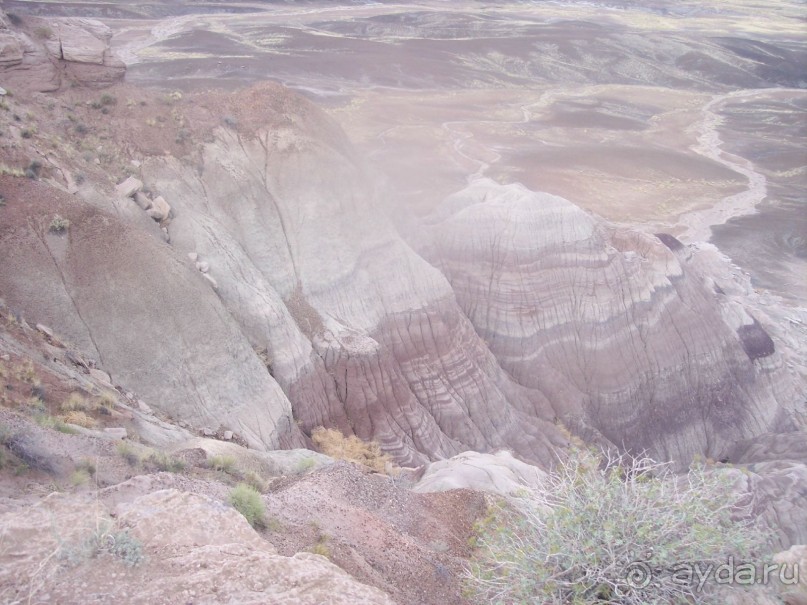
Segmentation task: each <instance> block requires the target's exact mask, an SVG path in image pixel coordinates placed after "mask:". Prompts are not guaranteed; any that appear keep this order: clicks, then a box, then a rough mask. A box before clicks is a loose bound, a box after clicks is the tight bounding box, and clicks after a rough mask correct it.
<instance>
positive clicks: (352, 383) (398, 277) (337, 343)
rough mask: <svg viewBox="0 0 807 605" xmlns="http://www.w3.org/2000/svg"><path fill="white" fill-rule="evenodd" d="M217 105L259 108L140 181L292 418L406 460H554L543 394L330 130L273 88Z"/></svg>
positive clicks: (159, 163) (156, 162)
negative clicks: (509, 451)
mask: <svg viewBox="0 0 807 605" xmlns="http://www.w3.org/2000/svg"><path fill="white" fill-rule="evenodd" d="M227 103H228V105H229V107H227V108H226V110H230V111H233V112H236V111H238V108H239V107H248V108H256V111H260V112H261V121H260V122H259V123H258V124H254V125H253V126H252V127H250V126H249V125H246V124H244V122H245V121H247V120H249V117H248V116H243V115H238V124H239V125H240V126H239V128H238V129H234V128H230V127H227V126H225V125H222V126H219V127H216V128H215V129H214V130H213V132H212V135H213V137H214V139H213V140H212V142H210V143H208V144H205V145H204V146H203V147H202V149H201V150H200V155H199V157H198V159H197V160H196V165H191V164H189V163H187V162H182V161H179V160H177V159H175V158H166V157H153V158H150V159H148V160H147V161H145V162H144V164H143V176H144V181H145V183H146V184H147V186H148V187H149V188H150V189H151V190H152V191H155V192H159V193H160V194H161V195H164V196H165V197H166V199H169V200H171V206H172V209H173V212H174V215H175V216H174V218H173V219H172V221H171V224H170V226H169V231H170V234H171V242H172V245H173V246H174V247H175V249H176V250H178V251H180V252H181V253H184V254H192V255H193V254H196V255H198V256H199V257H201V258H204V259H205V261H206V262H208V263H209V274H210V275H211V276H212V278H213V279H214V280H215V281H216V283H217V285H218V293H219V295H220V296H221V298H222V301H223V302H224V304H225V305H226V306H227V308H228V309H229V310H230V311H231V312H232V314H233V316H234V317H235V318H236V319H237V320H238V322H239V323H240V324H241V325H242V326H243V327H244V329H245V333H246V334H248V336H249V338H250V340H251V342H252V344H253V346H254V347H256V348H258V349H265V350H266V351H267V352H268V357H269V359H270V360H271V361H270V364H271V369H272V373H273V375H274V377H275V379H276V380H277V381H278V382H279V384H280V385H281V386H282V387H283V389H284V391H285V392H286V393H287V394H288V396H289V398H290V399H291V400H292V402H293V404H294V409H295V416H296V417H297V419H298V420H299V421H300V424H301V426H302V427H303V429H304V431H309V430H311V429H312V428H313V427H315V426H317V425H320V424H325V425H332V426H337V427H339V428H341V429H343V430H345V431H347V432H354V431H355V432H356V433H357V434H358V435H360V436H361V437H364V438H375V439H378V440H379V441H380V442H381V443H382V445H383V446H384V447H385V449H386V450H387V451H389V452H391V453H393V454H395V455H396V457H397V458H398V460H399V461H401V462H403V463H413V462H422V461H424V460H426V459H428V458H431V457H443V456H450V455H453V454H456V453H458V452H460V451H463V450H466V449H480V450H486V449H490V448H493V447H510V448H513V449H514V450H515V451H517V452H519V453H521V454H522V455H524V456H528V457H530V458H532V459H540V460H542V461H544V462H547V461H549V460H551V457H552V454H551V449H550V443H551V441H552V440H554V442H555V443H556V444H562V443H563V442H564V439H563V438H562V437H561V436H560V435H559V434H558V433H557V432H556V431H555V430H554V427H553V426H552V425H551V424H550V423H548V422H547V421H546V420H544V419H542V416H541V414H536V413H535V411H536V410H539V408H540V405H541V402H540V401H533V400H532V398H531V394H530V393H529V392H527V391H526V390H525V389H523V388H521V387H519V386H518V385H516V384H514V383H513V382H512V381H511V380H510V379H509V378H508V377H507V375H506V374H505V373H504V372H503V371H502V370H501V368H500V367H499V366H498V365H497V363H496V360H495V359H494V358H493V357H492V355H491V354H490V352H489V351H488V350H487V348H486V347H485V344H484V343H483V342H482V341H481V340H480V339H479V338H478V336H477V335H476V334H475V333H474V331H473V328H472V326H471V325H470V324H469V322H468V321H467V319H466V318H465V317H464V316H463V315H462V313H461V312H460V310H459V308H458V307H457V305H456V303H455V301H454V297H453V293H452V291H451V288H450V287H449V285H448V283H447V282H446V281H445V279H444V277H443V276H442V275H441V274H440V273H439V272H438V271H436V270H435V269H434V268H433V267H431V266H429V265H428V264H427V263H426V262H425V261H424V260H423V259H422V258H420V257H419V256H417V255H416V254H415V253H414V252H413V251H412V250H411V249H410V248H409V247H408V246H407V245H406V244H405V243H404V242H403V241H402V240H401V239H400V237H399V236H398V235H397V234H396V232H395V231H394V229H393V228H392V226H391V225H390V223H389V222H388V221H387V220H386V219H384V218H383V216H382V215H381V213H380V212H379V211H378V210H377V209H376V207H375V202H374V199H373V197H374V192H373V191H372V190H371V189H369V188H368V179H367V177H366V175H365V174H364V173H363V171H362V169H361V167H360V166H359V165H358V164H357V162H356V160H355V158H353V157H352V156H351V152H350V151H349V146H348V144H347V142H346V141H345V140H344V137H343V135H342V134H341V133H340V132H339V131H338V130H336V129H335V128H334V127H333V125H331V124H330V123H328V122H327V121H325V120H323V118H322V116H321V115H320V114H319V113H318V112H316V111H315V110H314V109H313V108H312V107H311V106H310V105H308V104H307V103H304V102H302V101H301V100H300V99H299V98H297V97H296V96H294V95H291V94H290V93H289V92H288V91H286V90H284V89H282V88H281V87H277V86H269V85H266V86H262V87H258V88H256V89H253V90H250V91H246V92H244V93H239V94H238V95H236V96H235V97H234V98H233V99H229V100H228V101H227ZM257 108H260V109H257ZM252 120H253V122H255V121H257V120H256V118H255V117H253V118H252ZM517 402H522V405H521V408H523V409H525V410H526V409H529V410H530V415H526V414H524V413H521V412H519V411H518V410H517V407H516V405H515V403H517ZM547 409H548V408H547ZM547 417H551V416H549V415H544V418H547Z"/></svg>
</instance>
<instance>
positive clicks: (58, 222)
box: [48, 214, 70, 233]
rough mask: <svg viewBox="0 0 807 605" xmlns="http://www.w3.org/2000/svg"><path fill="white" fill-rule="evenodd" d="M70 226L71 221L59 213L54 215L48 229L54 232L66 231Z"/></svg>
mask: <svg viewBox="0 0 807 605" xmlns="http://www.w3.org/2000/svg"><path fill="white" fill-rule="evenodd" d="M68 227H70V221H68V220H67V219H66V218H62V217H61V216H59V215H58V214H57V215H55V216H54V217H53V220H52V221H51V222H50V226H49V227H48V229H49V230H50V231H52V232H53V233H64V232H65V231H67V229H68Z"/></svg>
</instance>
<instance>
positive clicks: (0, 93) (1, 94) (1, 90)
mask: <svg viewBox="0 0 807 605" xmlns="http://www.w3.org/2000/svg"><path fill="white" fill-rule="evenodd" d="M7 94H8V91H7V90H6V89H5V88H3V87H2V86H0V97H5V96H6V95H7Z"/></svg>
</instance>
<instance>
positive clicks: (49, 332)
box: [35, 324, 53, 338]
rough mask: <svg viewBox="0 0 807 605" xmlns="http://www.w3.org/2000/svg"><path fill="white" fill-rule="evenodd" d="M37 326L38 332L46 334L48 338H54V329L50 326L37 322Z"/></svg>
mask: <svg viewBox="0 0 807 605" xmlns="http://www.w3.org/2000/svg"><path fill="white" fill-rule="evenodd" d="M35 327H36V329H37V331H38V332H41V333H42V334H44V335H45V336H47V337H48V338H53V330H51V329H50V328H49V327H47V326H45V325H42V324H36V326H35Z"/></svg>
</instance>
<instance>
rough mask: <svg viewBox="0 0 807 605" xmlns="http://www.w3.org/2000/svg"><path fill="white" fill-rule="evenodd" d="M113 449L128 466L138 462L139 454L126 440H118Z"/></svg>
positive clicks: (135, 464)
mask: <svg viewBox="0 0 807 605" xmlns="http://www.w3.org/2000/svg"><path fill="white" fill-rule="evenodd" d="M115 449H116V450H117V452H118V455H119V456H120V457H121V458H123V459H124V460H126V463H127V464H128V465H129V466H137V465H138V464H140V456H139V455H138V453H137V451H135V448H134V447H133V446H132V444H130V443H127V442H126V441H120V442H118V445H116V446H115Z"/></svg>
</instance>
